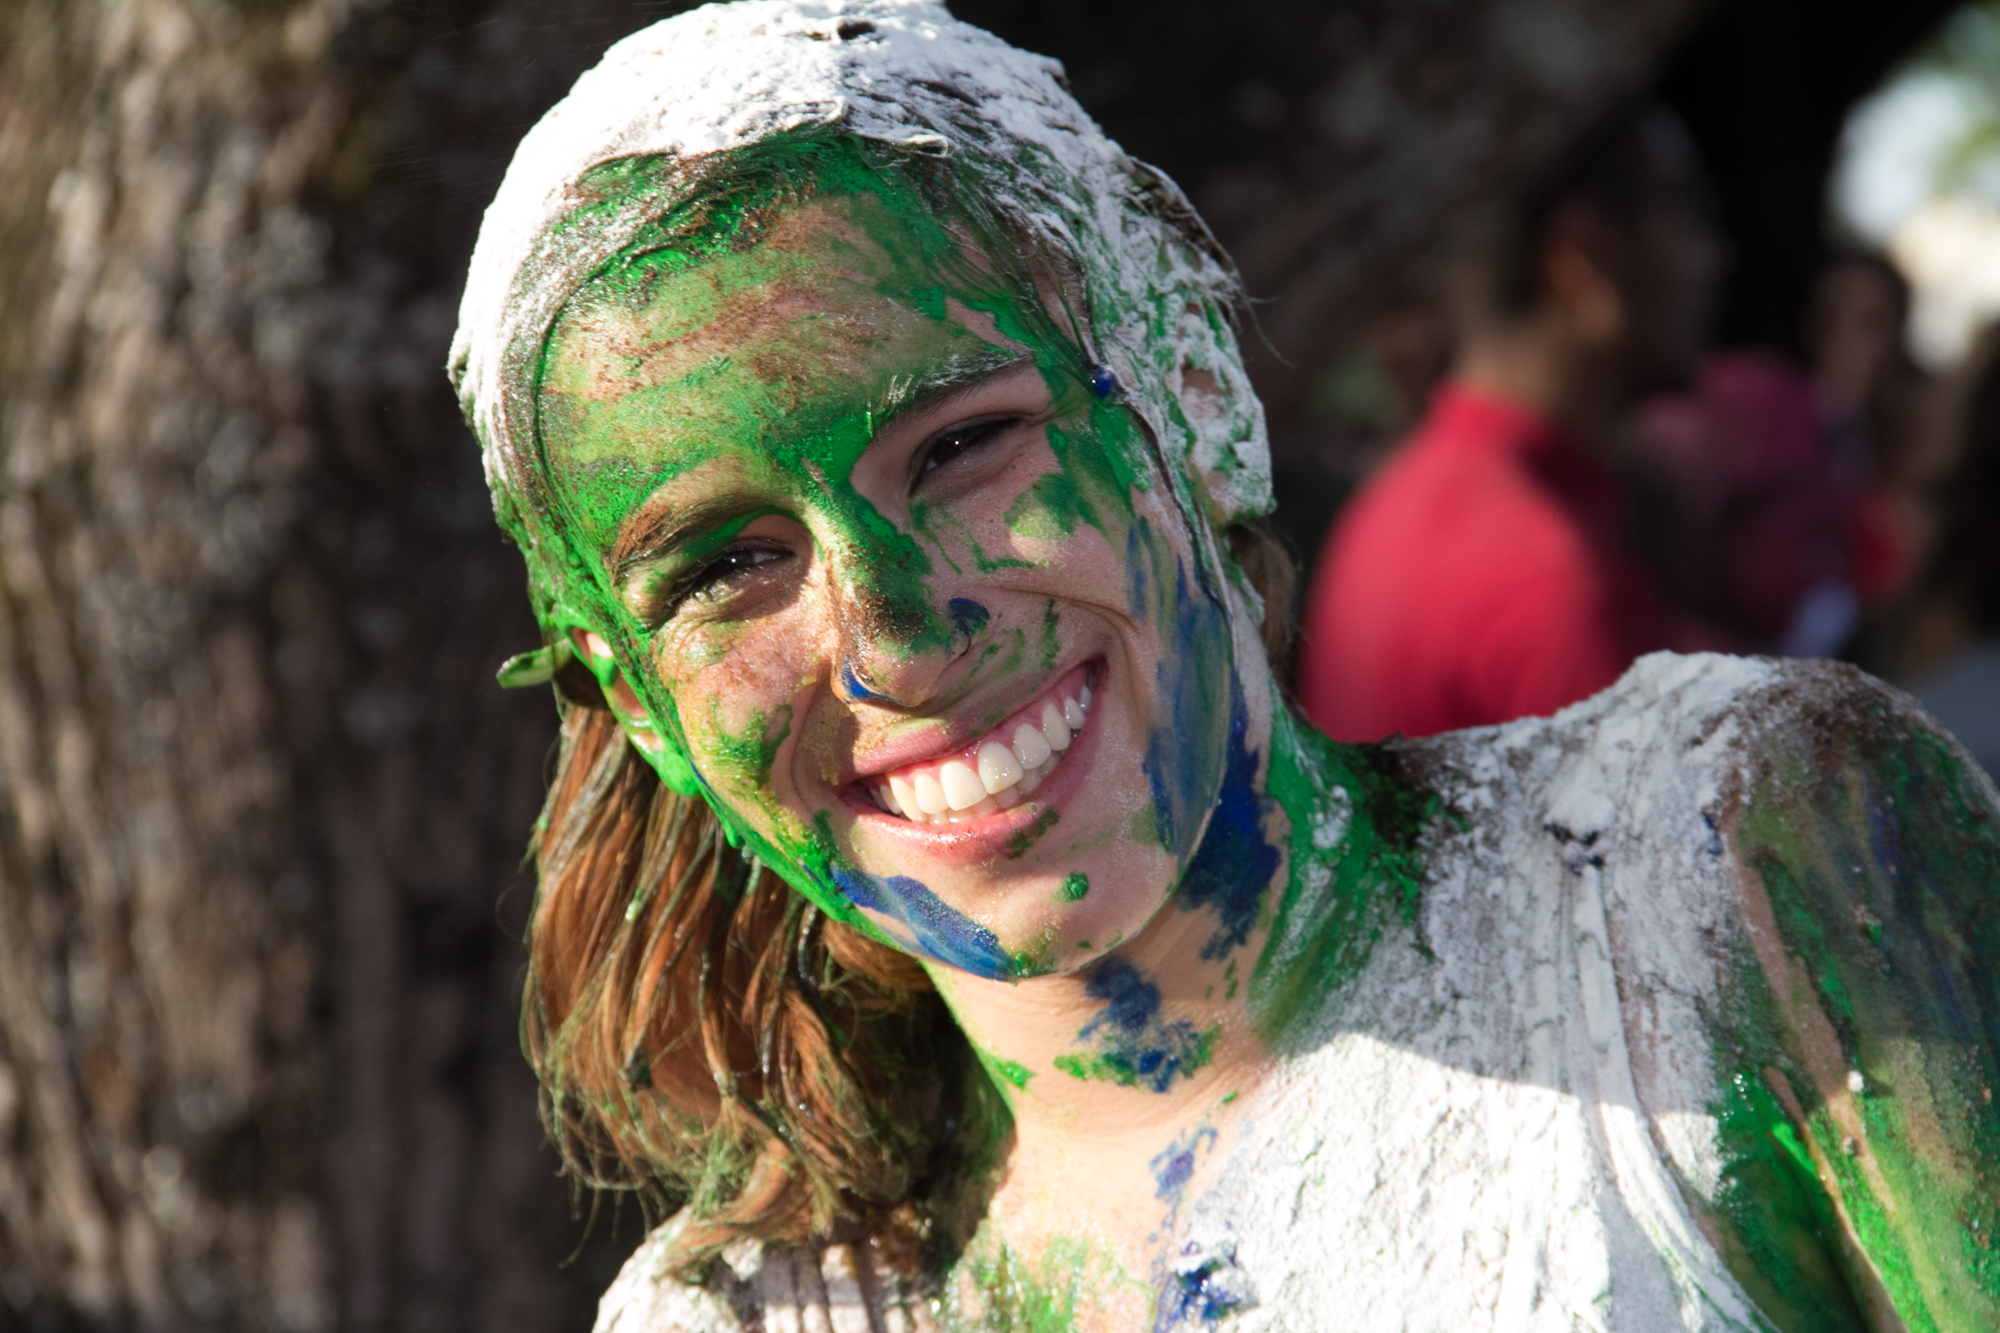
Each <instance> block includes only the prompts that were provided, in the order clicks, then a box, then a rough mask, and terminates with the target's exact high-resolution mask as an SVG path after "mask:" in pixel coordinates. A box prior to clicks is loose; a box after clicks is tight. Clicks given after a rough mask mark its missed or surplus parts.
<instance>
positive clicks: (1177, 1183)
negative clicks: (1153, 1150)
mask: <svg viewBox="0 0 2000 1333" xmlns="http://www.w3.org/2000/svg"><path fill="white" fill-rule="evenodd" d="M1214 1146H1215V1131H1214V1130H1213V1129H1210V1128H1209V1127H1208V1126H1206V1125H1204V1126H1202V1127H1201V1128H1200V1129H1196V1130H1191V1131H1189V1132H1188V1133H1187V1134H1184V1135H1183V1136H1181V1137H1180V1138H1178V1139H1176V1140H1174V1143H1173V1146H1172V1147H1170V1148H1168V1149H1167V1150H1166V1151H1165V1152H1162V1153H1160V1154H1159V1155H1158V1156H1156V1157H1154V1158H1153V1160H1152V1161H1151V1162H1150V1163H1148V1166H1149V1167H1150V1168H1151V1170H1152V1172H1153V1184H1154V1185H1155V1186H1156V1187H1157V1188H1155V1189H1154V1191H1153V1197H1154V1198H1156V1199H1164V1200H1165V1201H1166V1202H1167V1204H1168V1205H1169V1207H1170V1208H1174V1209H1178V1208H1179V1207H1180V1205H1181V1195H1182V1193H1183V1192H1184V1191H1185V1190H1186V1189H1187V1183H1188V1181H1190V1180H1192V1179H1194V1162H1195V1154H1196V1153H1198V1152H1200V1151H1201V1149H1202V1148H1204V1147H1209V1148H1212V1147H1214ZM1173 1216H1174V1214H1173V1213H1172V1212H1169V1213H1168V1214H1167V1218H1168V1222H1167V1225H1168V1226H1169V1227H1171V1226H1172V1225H1173Z"/></svg>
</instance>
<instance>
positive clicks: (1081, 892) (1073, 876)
mask: <svg viewBox="0 0 2000 1333" xmlns="http://www.w3.org/2000/svg"><path fill="white" fill-rule="evenodd" d="M1089 894H1090V877H1089V876H1088V875H1085V874H1083V873H1082V872H1081V871H1071V872H1070V873H1069V874H1068V875H1067V876H1065V877H1064V879H1063V882H1062V888H1061V890H1059V892H1058V896H1059V897H1060V898H1061V899H1062V900H1063V901H1064V902H1066V903H1080V902H1082V901H1083V900H1084V899H1085V898H1086V897H1088V896H1089Z"/></svg>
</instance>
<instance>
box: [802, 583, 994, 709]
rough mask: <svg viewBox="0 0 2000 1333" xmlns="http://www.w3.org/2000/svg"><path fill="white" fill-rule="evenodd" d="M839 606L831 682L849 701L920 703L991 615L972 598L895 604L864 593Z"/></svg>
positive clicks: (980, 635)
mask: <svg viewBox="0 0 2000 1333" xmlns="http://www.w3.org/2000/svg"><path fill="white" fill-rule="evenodd" d="M845 600H846V602H847V605H845V606H843V607H842V608H841V616H840V619H841V626H840V634H839V643H840V652H839V658H838V660H837V661H836V662H835V663H834V670H833V677H834V688H835V690H836V691H838V692H839V694H840V696H841V697H842V698H844V699H846V700H848V701H849V702H850V703H872V704H884V705H887V706H889V707H893V708H915V707H919V706H921V705H922V704H923V703H924V702H925V701H926V700H928V699H929V698H930V697H931V696H932V695H933V694H935V693H936V692H937V689H938V685H939V683H940V682H941V681H942V680H943V678H944V675H945V672H946V671H947V670H948V669H949V668H950V667H951V664H952V663H954V662H956V661H957V660H958V659H959V658H961V657H963V656H964V655H965V654H966V653H967V652H969V651H971V649H972V647H973V645H974V644H975V643H977V642H979V641H980V640H981V639H983V638H984V637H985V633H986V628H987V625H988V622H989V621H990V620H991V616H990V615H989V614H988V612H987V610H986V608H985V607H984V606H981V605H980V604H979V603H978V602H976V601H973V600H972V599H970V598H965V597H954V598H951V599H949V600H948V601H947V602H946V604H945V605H944V607H943V608H941V609H938V608H933V607H930V606H925V605H914V604H911V605H904V606H897V605H895V604H893V603H892V602H891V601H890V599H887V598H882V597H877V596H871V595H869V594H867V593H863V594H861V595H860V596H857V597H851V598H848V599H845Z"/></svg>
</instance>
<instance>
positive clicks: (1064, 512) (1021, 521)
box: [1007, 472, 1099, 542]
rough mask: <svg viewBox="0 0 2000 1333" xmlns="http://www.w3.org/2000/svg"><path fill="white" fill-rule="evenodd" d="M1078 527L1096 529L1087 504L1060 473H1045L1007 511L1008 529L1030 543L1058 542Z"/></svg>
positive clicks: (1074, 485)
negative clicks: (1085, 526)
mask: <svg viewBox="0 0 2000 1333" xmlns="http://www.w3.org/2000/svg"><path fill="white" fill-rule="evenodd" d="M1078 523H1087V524H1089V525H1090V526H1091V527H1097V526H1099V524H1098V522H1097V515H1096V513H1095V512H1094V511H1093V510H1092V509H1091V506H1090V501H1088V500H1087V499H1085V498H1084V496H1083V493H1082V492H1081V491H1080V490H1079V489H1078V488H1077V484H1076V482H1075V480H1074V479H1072V478H1071V477H1070V476H1069V475H1068V474H1067V473H1063V472H1048V473H1044V474H1043V475H1042V476H1041V477H1039V478H1037V479H1036V481H1035V484H1034V485H1032V486H1030V487H1029V488H1028V489H1027V490H1025V491H1023V492H1022V493H1021V498H1020V499H1018V500H1016V501H1014V503H1013V504H1011V505H1009V506H1008V507H1007V526H1008V528H1009V529H1011V530H1012V531H1014V532H1018V533H1020V534H1021V535H1022V536H1023V537H1027V538H1029V539H1031V540H1033V541H1039V542H1056V541H1061V540H1062V539H1063V538H1064V537H1067V536H1069V535H1070V534H1071V533H1073V532H1075V531H1076V526H1077V524H1078Z"/></svg>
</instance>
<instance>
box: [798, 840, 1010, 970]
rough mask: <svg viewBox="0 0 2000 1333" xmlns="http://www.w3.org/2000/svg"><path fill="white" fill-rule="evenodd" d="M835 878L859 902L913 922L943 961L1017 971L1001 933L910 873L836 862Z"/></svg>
mask: <svg viewBox="0 0 2000 1333" xmlns="http://www.w3.org/2000/svg"><path fill="white" fill-rule="evenodd" d="M833 879H834V883H835V884H836V885H838V886H839V888H840V892H841V894H842V895H843V896H844V897H845V898H846V899H847V900H848V901H849V902H851V903H853V904H854V905H855V906H856V907H863V908H867V909H868V910H870V911H874V912H880V913H881V914H882V915H883V916H886V917H889V918H890V919H891V920H895V921H900V922H902V923H903V924H904V925H905V926H907V927H909V930H910V934H911V935H912V937H913V938H914V942H915V945H916V947H917V948H918V949H920V950H922V951H923V953H925V954H926V955H928V956H929V957H931V958H934V959H936V960H937V961H938V962H940V963H945V964H948V965H950V966H952V967H955V968H958V969H959V970H960V971H962V972H970V973H972V974H973V975H974V976H980V977H989V978H992V979H995V980H999V979H1002V978H1006V977H1011V976H1013V975H1014V974H1015V967H1014V958H1013V955H1011V954H1009V953H1008V952H1007V951H1006V950H1005V949H1003V948H1001V947H1000V940H999V937H998V936H996V935H995V934H994V933H993V932H992V931H990V930H988V929H987V928H986V927H984V926H982V925H980V924H979V923H978V922H977V921H974V920H973V919H972V918H971V917H969V916H967V915H965V914H964V913H963V912H961V911H959V910H958V909H957V908H955V907H953V906H952V905H951V904H949V903H947V902H946V901H945V900H944V899H942V898H940V897H938V896H937V895H936V894H935V893H932V892H931V891H930V889H929V888H928V887H926V886H925V885H924V883H923V882H922V881H921V880H915V879H911V878H910V877H909V876H908V875H891V876H890V877H889V878H887V879H877V878H875V877H874V876H873V875H864V874H862V873H861V872H860V871H857V870H851V869H848V868H846V867H835V869H834V871H833Z"/></svg>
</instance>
